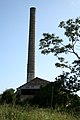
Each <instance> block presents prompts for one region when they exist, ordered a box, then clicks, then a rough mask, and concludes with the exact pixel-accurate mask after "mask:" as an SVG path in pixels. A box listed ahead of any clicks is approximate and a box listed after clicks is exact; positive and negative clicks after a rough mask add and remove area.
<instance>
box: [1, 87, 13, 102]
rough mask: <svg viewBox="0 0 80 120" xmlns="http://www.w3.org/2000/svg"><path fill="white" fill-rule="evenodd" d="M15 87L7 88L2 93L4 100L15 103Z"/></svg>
mask: <svg viewBox="0 0 80 120" xmlns="http://www.w3.org/2000/svg"><path fill="white" fill-rule="evenodd" d="M14 91H15V90H14V89H13V88H11V89H7V90H5V91H4V92H3V94H2V102H3V103H4V102H5V103H12V104H13V103H14V100H15V93H14Z"/></svg>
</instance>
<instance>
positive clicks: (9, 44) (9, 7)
mask: <svg viewBox="0 0 80 120" xmlns="http://www.w3.org/2000/svg"><path fill="white" fill-rule="evenodd" d="M32 6H35V7H36V76H37V77H40V78H43V79H46V80H50V81H54V78H55V77H56V76H57V75H59V74H60V73H61V69H57V68H55V65H54V64H55V62H56V58H55V57H54V56H53V54H50V55H48V56H44V55H42V54H41V53H40V50H39V40H40V39H41V38H42V34H43V33H45V32H49V33H56V34H58V35H59V36H60V37H62V38H63V35H62V34H63V31H62V30H61V29H59V28H58V25H59V22H60V21H62V20H68V19H69V18H76V17H78V16H80V0H0V93H1V92H3V91H4V90H6V89H8V88H17V87H19V86H20V85H22V84H24V83H25V82H26V64H27V52H28V49H27V46H28V29H29V10H30V7H32Z"/></svg>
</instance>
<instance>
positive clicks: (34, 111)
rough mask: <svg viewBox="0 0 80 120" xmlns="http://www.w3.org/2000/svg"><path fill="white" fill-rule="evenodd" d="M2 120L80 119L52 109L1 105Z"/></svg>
mask: <svg viewBox="0 0 80 120" xmlns="http://www.w3.org/2000/svg"><path fill="white" fill-rule="evenodd" d="M0 120H80V118H77V117H74V115H71V114H68V113H61V112H56V111H55V110H51V109H42V108H38V107H30V106H27V107H20V106H10V105H0Z"/></svg>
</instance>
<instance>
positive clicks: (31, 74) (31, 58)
mask: <svg viewBox="0 0 80 120" xmlns="http://www.w3.org/2000/svg"><path fill="white" fill-rule="evenodd" d="M35 14H36V8H35V7H31V8H30V21H29V43H28V62H27V82H26V83H25V84H24V85H21V86H20V87H18V88H17V90H18V92H19V93H20V95H21V96H22V97H21V98H22V99H23V98H26V97H28V96H33V95H34V94H35V93H36V92H38V91H39V89H40V87H41V86H45V85H47V84H48V83H49V81H46V80H43V79H41V78H38V77H36V78H35V23H36V22H35V18H36V15H35ZM23 96H24V97H23Z"/></svg>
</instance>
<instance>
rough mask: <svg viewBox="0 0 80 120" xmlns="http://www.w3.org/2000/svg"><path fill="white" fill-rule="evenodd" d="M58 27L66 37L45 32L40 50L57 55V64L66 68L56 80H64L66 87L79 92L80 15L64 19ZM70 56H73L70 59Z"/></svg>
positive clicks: (43, 52)
mask: <svg viewBox="0 0 80 120" xmlns="http://www.w3.org/2000/svg"><path fill="white" fill-rule="evenodd" d="M58 27H60V28H62V29H63V32H64V38H63V39H62V38H60V37H59V36H56V35H55V34H50V33H44V34H43V39H41V40H40V50H41V53H42V54H50V53H53V55H54V56H56V58H57V60H58V62H57V63H55V66H56V67H60V68H66V69H65V70H64V69H63V72H62V74H61V75H59V76H58V77H57V78H56V80H59V81H62V82H63V83H64V84H63V86H64V88H65V89H68V90H70V91H72V92H77V91H78V90H80V17H78V18H76V19H69V20H67V21H62V22H60V24H59V26H58ZM69 56H70V58H71V56H72V57H73V58H72V59H69Z"/></svg>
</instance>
